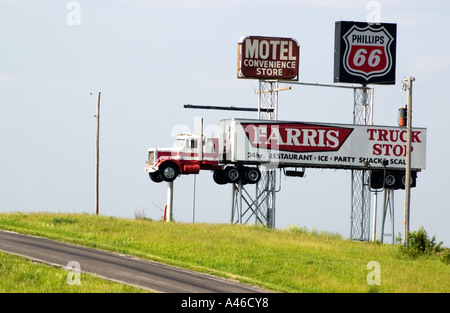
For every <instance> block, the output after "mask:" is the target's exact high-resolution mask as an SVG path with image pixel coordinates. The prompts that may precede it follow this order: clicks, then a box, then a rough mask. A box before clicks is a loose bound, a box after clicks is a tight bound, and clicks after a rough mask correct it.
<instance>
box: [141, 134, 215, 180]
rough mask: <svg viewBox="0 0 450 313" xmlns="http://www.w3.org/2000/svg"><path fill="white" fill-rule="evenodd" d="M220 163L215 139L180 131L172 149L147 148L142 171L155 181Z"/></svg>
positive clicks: (195, 171) (172, 178)
mask: <svg viewBox="0 0 450 313" xmlns="http://www.w3.org/2000/svg"><path fill="white" fill-rule="evenodd" d="M218 168H220V165H219V140H218V138H212V137H203V136H199V135H194V134H191V133H181V134H179V135H178V136H177V137H176V140H175V142H174V144H173V145H172V147H171V148H150V149H148V157H147V164H146V166H145V170H146V171H147V172H148V173H149V175H150V178H151V179H152V180H153V181H154V182H161V181H168V182H170V181H173V180H175V178H177V177H178V175H181V174H198V173H199V171H200V170H201V169H209V170H216V169H218Z"/></svg>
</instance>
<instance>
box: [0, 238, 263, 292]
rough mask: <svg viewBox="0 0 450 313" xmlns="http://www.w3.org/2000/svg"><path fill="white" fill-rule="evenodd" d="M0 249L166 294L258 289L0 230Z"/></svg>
mask: <svg viewBox="0 0 450 313" xmlns="http://www.w3.org/2000/svg"><path fill="white" fill-rule="evenodd" d="M0 250H1V251H4V252H10V253H14V254H18V255H22V256H25V257H27V258H31V259H34V260H37V261H40V262H44V263H47V264H52V265H56V266H61V267H64V268H66V266H67V264H68V263H69V262H71V261H76V262H78V263H79V264H80V268H81V271H82V272H86V273H93V274H96V275H98V276H99V277H103V278H107V279H111V280H115V281H119V282H123V283H126V284H132V285H138V286H142V287H145V288H149V289H151V290H154V291H158V292H165V293H211V292H218V293H249V292H250V293H257V292H266V291H264V290H261V289H259V288H256V287H253V286H248V285H242V284H237V283H235V282H232V281H229V280H224V279H219V278H216V277H213V276H211V275H206V274H201V273H197V272H194V271H188V270H185V269H180V268H177V267H172V266H167V265H164V264H161V263H157V262H152V261H146V260H142V259H138V258H134V257H130V256H125V255H120V254H117V253H113V252H107V251H103V250H96V249H91V248H86V247H82V246H78V245H73V244H67V243H63V242H59V241H54V240H49V239H44V238H40V237H34V236H27V235H23V234H18V233H15V232H9V231H2V230H0Z"/></svg>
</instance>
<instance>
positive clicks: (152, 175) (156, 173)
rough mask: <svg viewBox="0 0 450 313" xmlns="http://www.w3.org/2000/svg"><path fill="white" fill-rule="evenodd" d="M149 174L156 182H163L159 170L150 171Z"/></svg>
mask: <svg viewBox="0 0 450 313" xmlns="http://www.w3.org/2000/svg"><path fill="white" fill-rule="evenodd" d="M148 175H149V176H150V179H151V180H152V181H153V182H155V183H160V182H162V178H161V176H160V175H159V172H153V173H148Z"/></svg>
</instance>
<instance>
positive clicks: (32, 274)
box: [0, 252, 144, 293]
mask: <svg viewBox="0 0 450 313" xmlns="http://www.w3.org/2000/svg"><path fill="white" fill-rule="evenodd" d="M68 275H69V272H68V271H66V270H64V269H62V268H56V267H53V266H47V265H44V264H39V263H34V262H32V261H30V260H29V259H26V258H24V257H20V256H16V255H10V254H7V253H3V252H0V292H2V293H63V292H64V293H68V292H70V293H94V292H112V293H131V292H133V293H137V292H144V290H143V289H141V288H137V287H133V286H128V285H124V284H120V283H115V282H112V281H108V280H105V279H100V278H98V277H96V276H94V275H88V274H84V273H80V277H79V280H78V281H77V280H75V279H74V276H70V277H69V276H68ZM68 277H69V281H70V282H79V284H76V283H68V282H67V279H68ZM70 279H71V280H70Z"/></svg>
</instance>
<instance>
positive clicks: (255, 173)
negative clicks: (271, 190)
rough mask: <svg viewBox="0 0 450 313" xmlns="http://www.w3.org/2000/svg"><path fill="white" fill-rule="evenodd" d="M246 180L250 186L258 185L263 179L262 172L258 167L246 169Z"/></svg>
mask: <svg viewBox="0 0 450 313" xmlns="http://www.w3.org/2000/svg"><path fill="white" fill-rule="evenodd" d="M244 175H245V180H246V181H247V182H248V183H249V184H256V183H258V182H259V180H260V179H261V171H260V170H259V169H258V168H257V167H248V168H246V169H245V174H244Z"/></svg>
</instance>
